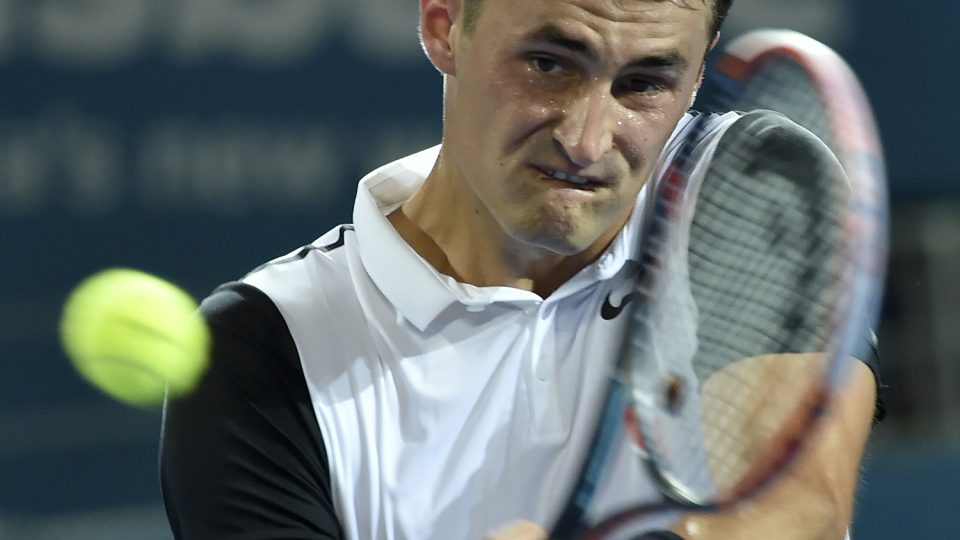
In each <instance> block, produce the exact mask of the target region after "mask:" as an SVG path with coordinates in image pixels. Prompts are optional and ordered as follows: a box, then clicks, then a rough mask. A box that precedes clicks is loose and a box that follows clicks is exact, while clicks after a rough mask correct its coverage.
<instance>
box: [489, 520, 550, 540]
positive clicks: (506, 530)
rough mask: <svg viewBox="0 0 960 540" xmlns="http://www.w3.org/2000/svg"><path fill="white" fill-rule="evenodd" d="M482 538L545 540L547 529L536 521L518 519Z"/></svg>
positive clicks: (493, 539) (490, 539) (496, 539)
mask: <svg viewBox="0 0 960 540" xmlns="http://www.w3.org/2000/svg"><path fill="white" fill-rule="evenodd" d="M484 540H547V531H545V530H544V529H543V527H541V526H539V525H537V524H536V523H533V522H530V521H518V522H516V523H511V524H509V525H507V526H505V527H503V528H502V529H499V530H497V531H496V532H493V533H490V534H488V535H487V536H486V538H485V539H484Z"/></svg>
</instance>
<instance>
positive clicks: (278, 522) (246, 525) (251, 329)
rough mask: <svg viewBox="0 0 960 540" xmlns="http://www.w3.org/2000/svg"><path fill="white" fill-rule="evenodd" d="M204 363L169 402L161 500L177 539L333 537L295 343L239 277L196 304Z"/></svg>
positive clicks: (319, 445) (320, 451)
mask: <svg viewBox="0 0 960 540" xmlns="http://www.w3.org/2000/svg"><path fill="white" fill-rule="evenodd" d="M201 312H202V313H203V315H204V316H205V317H206V318H207V320H208V321H209V322H210V326H211V331H212V334H213V350H212V360H211V366H210V370H209V371H208V372H207V374H206V375H205V376H204V378H203V379H202V381H201V382H200V384H199V386H198V388H197V389H196V391H194V392H193V393H192V394H191V395H189V396H186V397H183V398H180V399H173V400H170V401H168V403H167V405H166V408H165V411H164V421H163V434H162V439H161V448H160V473H161V482H162V488H163V499H164V504H165V506H166V509H167V516H168V518H169V520H170V525H171V528H172V529H173V533H174V536H175V537H176V538H178V539H181V538H182V539H193V538H201V539H206V538H219V539H240V538H242V539H244V540H267V539H274V538H290V539H339V538H342V532H341V530H340V525H339V522H338V519H337V517H336V515H335V512H334V506H333V501H332V495H331V490H330V474H329V469H328V464H327V458H326V450H325V447H324V443H323V438H322V436H321V433H320V429H319V427H318V425H317V422H316V418H315V416H314V413H313V406H312V404H311V401H310V396H309V393H308V391H307V388H306V383H305V382H304V378H303V373H302V370H301V367H300V361H299V357H298V355H297V351H296V346H295V345H294V343H293V339H292V338H291V337H290V333H289V330H288V329H287V327H286V324H285V323H284V320H283V317H282V316H281V314H280V312H279V311H278V310H277V308H276V307H275V306H274V305H273V303H272V302H271V301H270V299H269V298H268V297H267V296H266V295H264V294H263V293H262V292H260V291H259V290H257V289H255V288H253V287H251V286H249V285H243V284H231V285H228V286H225V287H222V288H220V289H218V290H217V291H216V292H215V293H214V294H213V295H212V296H211V297H210V298H208V299H207V300H205V301H204V302H203V304H202V306H201Z"/></svg>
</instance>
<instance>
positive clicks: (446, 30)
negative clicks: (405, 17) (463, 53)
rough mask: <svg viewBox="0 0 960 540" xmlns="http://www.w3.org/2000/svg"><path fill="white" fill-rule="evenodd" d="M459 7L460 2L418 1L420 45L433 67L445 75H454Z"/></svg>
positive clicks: (440, 0) (457, 0) (446, 0)
mask: <svg viewBox="0 0 960 540" xmlns="http://www.w3.org/2000/svg"><path fill="white" fill-rule="evenodd" d="M460 6H461V0H420V44H421V45H422V46H423V51H424V52H425V53H427V58H429V59H430V62H431V63H433V65H434V67H436V68H437V69H438V70H440V72H441V73H443V74H445V75H456V62H455V61H454V50H455V48H456V47H455V46H456V41H457V38H458V36H459V31H460V27H459V24H458V23H459V21H457V17H458V16H459V15H460Z"/></svg>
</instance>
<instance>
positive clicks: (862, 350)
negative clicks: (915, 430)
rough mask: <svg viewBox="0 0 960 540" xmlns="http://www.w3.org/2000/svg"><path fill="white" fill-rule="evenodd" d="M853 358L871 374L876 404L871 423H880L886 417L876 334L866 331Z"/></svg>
mask: <svg viewBox="0 0 960 540" xmlns="http://www.w3.org/2000/svg"><path fill="white" fill-rule="evenodd" d="M854 356H855V357H857V358H858V359H859V360H860V361H861V362H863V363H864V364H866V365H867V367H868V368H870V371H872V372H873V378H874V380H875V381H876V383H877V403H876V405H875V406H874V409H873V421H874V422H875V423H880V422H881V421H882V420H883V417H884V416H886V414H887V410H886V407H885V405H884V403H883V388H884V385H883V383H882V382H881V381H880V351H879V344H878V343H877V334H876V333H875V332H874V331H873V330H870V329H868V330H867V331H866V335H865V336H864V337H863V339H862V340H861V341H860V345H859V347H857V349H856V350H854Z"/></svg>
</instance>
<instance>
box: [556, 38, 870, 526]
mask: <svg viewBox="0 0 960 540" xmlns="http://www.w3.org/2000/svg"><path fill="white" fill-rule="evenodd" d="M710 77H711V78H712V79H711V80H710V81H709V83H708V84H705V86H704V92H710V94H711V95H712V96H713V97H712V98H711V99H712V101H711V103H710V107H711V108H712V109H713V110H721V111H726V110H736V111H754V110H757V109H763V110H766V111H776V113H779V114H775V113H771V112H757V113H751V114H745V115H744V116H742V117H741V118H739V119H738V120H737V121H736V122H734V123H733V124H731V126H730V127H729V129H728V130H727V131H726V132H725V133H724V134H723V135H722V137H720V138H719V139H718V140H719V142H717V143H716V146H715V148H709V145H707V144H706V143H705V142H703V141H704V130H705V129H706V128H707V125H708V119H709V115H708V114H703V113H701V114H699V115H698V116H697V117H696V118H695V119H694V120H693V122H694V123H693V124H692V126H691V127H690V128H689V129H688V130H687V134H686V135H685V136H684V142H683V143H682V144H681V145H680V146H679V150H678V151H677V153H676V155H675V157H674V158H673V161H672V162H671V166H670V167H669V169H668V172H667V173H666V174H665V176H664V177H663V178H661V179H660V180H659V181H658V185H656V186H655V192H654V193H653V196H652V197H650V198H648V203H647V204H648V206H647V208H646V215H645V216H646V217H645V219H646V221H645V223H644V229H643V234H642V246H640V253H641V255H640V257H639V270H638V272H637V277H636V278H635V283H634V290H633V295H634V296H633V302H632V305H631V306H629V308H630V319H629V324H628V328H627V331H626V334H625V338H624V342H623V344H622V347H621V352H620V355H619V358H618V360H617V363H616V366H615V369H614V374H613V377H612V378H611V379H612V380H611V383H610V386H609V390H608V392H607V395H606V398H605V402H604V405H603V408H602V412H601V416H600V419H599V422H598V427H597V430H596V433H595V436H594V440H593V441H592V443H591V446H590V448H589V451H588V453H587V458H586V460H585V461H584V463H583V466H582V471H581V474H580V476H579V479H578V480H577V481H576V484H575V487H574V489H573V491H572V494H571V496H570V498H569V501H568V503H567V505H566V508H565V509H564V510H563V512H562V513H561V515H560V518H559V519H558V521H557V523H556V525H555V527H554V528H553V530H552V537H553V538H606V537H613V536H623V533H624V532H625V530H626V529H628V528H629V526H630V525H631V524H633V525H634V526H635V525H636V524H637V522H638V519H640V518H642V517H643V516H648V515H649V514H651V513H653V512H657V511H660V510H664V509H668V508H680V509H690V510H704V509H720V508H724V507H727V506H729V505H731V504H734V503H736V502H738V501H742V500H744V499H746V498H748V497H751V496H753V495H755V494H756V493H757V492H758V491H759V490H761V489H762V488H763V487H765V486H766V485H768V484H769V483H770V481H771V480H772V479H774V478H775V477H776V476H777V475H778V474H779V473H781V472H782V471H784V470H785V469H786V468H787V467H788V466H789V465H790V463H791V462H792V461H793V459H794V458H795V457H796V455H797V453H798V452H799V450H800V449H801V448H802V447H803V443H804V441H805V440H806V439H807V438H808V436H809V435H810V434H811V433H812V432H813V430H814V428H815V427H816V426H817V422H818V420H819V419H820V418H822V416H823V415H824V411H825V410H827V409H828V407H829V405H830V403H831V397H832V396H833V395H834V394H835V393H836V392H837V391H838V390H840V389H842V385H843V382H844V377H845V375H846V374H847V371H848V367H849V366H850V365H851V364H852V362H855V361H856V360H854V359H853V358H852V356H851V355H852V354H853V353H854V350H855V349H856V348H857V347H858V346H859V345H860V344H861V343H862V341H863V340H864V339H865V337H866V336H867V335H869V334H868V332H869V329H870V328H871V327H872V325H873V324H874V323H875V322H876V318H877V314H878V309H879V303H880V301H879V299H880V297H881V294H882V292H881V289H882V281H883V273H884V267H885V261H886V252H887V250H886V238H887V232H886V227H887V225H886V223H887V202H886V187H885V177H884V166H883V158H882V155H881V149H880V144H879V141H878V136H877V131H876V128H875V124H874V119H873V115H872V113H871V111H870V107H869V104H868V102H867V99H866V96H865V95H864V92H863V90H862V89H861V87H860V84H859V83H858V81H857V79H856V77H855V76H854V74H853V72H852V71H851V69H850V68H849V67H848V66H847V65H846V64H845V63H844V61H843V60H842V59H841V58H840V57H839V56H838V55H837V54H836V53H834V52H833V51H832V50H830V49H829V48H828V47H826V46H825V45H823V44H821V43H819V42H817V41H815V40H813V39H811V38H809V37H806V36H804V35H802V34H798V33H796V32H792V31H785V30H762V31H755V32H752V33H749V34H746V35H744V36H743V37H741V38H739V39H737V40H735V41H733V42H731V43H730V44H729V45H728V46H727V47H726V48H725V50H724V51H723V52H722V54H720V55H719V56H718V57H717V60H716V61H715V63H714V66H713V69H712V70H711V74H710ZM781 115H782V116H781ZM787 118H789V119H790V121H788V120H787ZM791 121H792V122H791ZM797 124H799V125H800V126H803V128H805V129H800V128H798V127H797ZM811 132H812V133H813V134H815V135H816V137H814V136H813V135H811ZM821 141H822V142H821ZM824 143H825V144H824ZM828 147H829V150H828ZM831 150H832V152H831ZM710 151H712V158H711V157H710V155H709V154H708V153H709V152H710ZM705 152H706V153H705ZM625 440H626V441H628V444H631V445H632V446H633V448H634V449H635V450H636V454H637V456H638V459H641V460H643V462H644V463H645V465H646V468H647V470H648V471H649V475H650V477H651V478H652V479H653V480H654V481H655V483H656V484H657V487H658V490H659V492H660V494H661V495H662V499H661V500H657V501H650V502H649V503H648V504H643V505H638V506H635V507H631V508H625V509H622V511H619V512H617V513H615V514H614V515H612V516H609V517H607V518H605V519H602V520H600V521H599V522H589V520H588V518H587V516H588V511H589V508H590V504H591V502H592V501H593V499H594V494H595V492H596V490H597V487H598V484H599V483H600V479H601V477H602V475H603V473H604V471H605V468H606V466H607V464H608V462H610V461H611V456H612V455H613V453H614V452H613V450H614V448H615V447H616V446H617V445H620V444H627V443H625V442H624V441H625ZM617 533H620V534H617Z"/></svg>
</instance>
